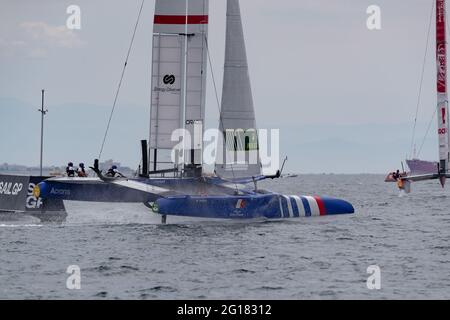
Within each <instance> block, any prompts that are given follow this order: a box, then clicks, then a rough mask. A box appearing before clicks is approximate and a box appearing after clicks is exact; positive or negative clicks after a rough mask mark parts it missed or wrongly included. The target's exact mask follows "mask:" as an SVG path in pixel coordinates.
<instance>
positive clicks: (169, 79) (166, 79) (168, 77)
mask: <svg viewBox="0 0 450 320" xmlns="http://www.w3.org/2000/svg"><path fill="white" fill-rule="evenodd" d="M163 82H164V84H170V85H173V84H174V83H175V76H174V75H173V74H171V75H165V76H164V78H163Z"/></svg>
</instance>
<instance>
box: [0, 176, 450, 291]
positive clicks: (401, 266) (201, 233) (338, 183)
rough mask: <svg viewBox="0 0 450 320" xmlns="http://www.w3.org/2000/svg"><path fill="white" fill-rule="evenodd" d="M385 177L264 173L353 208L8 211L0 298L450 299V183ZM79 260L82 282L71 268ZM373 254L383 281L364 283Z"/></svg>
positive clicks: (276, 185) (72, 206)
mask: <svg viewBox="0 0 450 320" xmlns="http://www.w3.org/2000/svg"><path fill="white" fill-rule="evenodd" d="M383 180H384V177H383V176H378V175H369V176H368V175H302V176H299V177H297V178H285V179H280V180H277V181H267V182H264V183H260V184H259V187H260V188H267V189H271V190H274V191H279V192H282V193H284V194H287V195H328V196H335V197H339V198H343V199H346V200H349V201H350V202H352V203H353V204H354V206H355V209H356V214H355V215H349V216H331V217H318V218H300V219H292V220H284V221H264V220H258V221H248V222H243V221H213V220H195V219H179V218H172V217H169V218H168V223H169V224H168V225H161V224H160V217H158V216H156V215H154V214H152V213H150V212H149V210H148V209H147V208H145V207H144V206H143V205H119V204H86V203H67V207H68V211H69V215H68V217H67V219H66V221H65V222H60V223H43V222H40V221H39V220H38V219H35V218H32V217H26V216H11V215H8V217H7V218H5V219H3V220H2V221H0V299H117V298H118V299H349V298H356V299H403V298H412V299H419V298H425V299H429V298H437V299H450V267H449V262H450V256H449V251H450V190H443V189H442V188H441V187H440V186H439V183H438V182H425V183H417V184H414V185H413V193H412V194H410V195H403V196H402V197H400V196H399V192H398V190H396V187H395V184H385V183H384V182H383ZM74 266H75V268H78V269H77V270H78V271H79V272H78V273H77V274H76V276H77V277H78V278H77V281H79V282H78V284H79V289H76V288H75V289H74V287H73V286H70V281H71V279H69V278H70V277H73V276H74V275H73V274H69V273H67V271H68V270H69V271H70V272H72V270H74V269H73V267H74ZM373 266H375V267H376V269H377V268H378V270H379V274H378V278H377V281H379V288H380V289H379V290H377V289H374V287H373V286H370V285H368V282H370V281H371V280H370V279H372V278H370V277H371V276H372V275H373V274H372V273H370V272H371V270H374V269H373ZM69 267H71V268H69ZM368 271H369V273H368ZM368 279H369V281H368ZM369 288H371V289H369Z"/></svg>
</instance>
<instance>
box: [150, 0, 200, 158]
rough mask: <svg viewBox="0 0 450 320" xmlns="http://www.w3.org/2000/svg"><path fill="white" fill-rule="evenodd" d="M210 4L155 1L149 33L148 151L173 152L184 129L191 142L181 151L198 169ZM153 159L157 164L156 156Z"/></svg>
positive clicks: (172, 0) (165, 0) (153, 155)
mask: <svg viewBox="0 0 450 320" xmlns="http://www.w3.org/2000/svg"><path fill="white" fill-rule="evenodd" d="M208 4H209V2H208V0H189V1H186V0H156V8H155V18H154V30H153V65H152V105H151V121H150V149H151V150H153V151H155V150H172V149H173V148H174V147H175V146H176V145H177V144H178V141H172V134H173V133H174V131H176V130H178V129H186V130H188V131H189V132H190V133H191V137H192V139H191V141H192V143H191V145H185V146H184V147H185V150H186V155H187V157H188V161H189V163H195V164H201V163H202V157H201V153H202V145H203V143H202V139H200V140H199V139H198V136H200V137H201V136H202V135H203V133H202V131H203V129H202V128H203V123H204V119H205V96H206V95H205V91H206V67H207V64H206V61H207V51H206V37H207V34H208ZM194 128H196V129H197V130H194ZM199 130H200V132H199ZM194 131H196V133H197V139H195V140H196V141H195V142H196V143H194ZM191 150H195V152H191ZM191 154H194V158H195V159H191V158H190V157H191ZM151 156H152V158H153V159H152V162H153V163H157V161H158V160H157V151H156V152H152V153H151Z"/></svg>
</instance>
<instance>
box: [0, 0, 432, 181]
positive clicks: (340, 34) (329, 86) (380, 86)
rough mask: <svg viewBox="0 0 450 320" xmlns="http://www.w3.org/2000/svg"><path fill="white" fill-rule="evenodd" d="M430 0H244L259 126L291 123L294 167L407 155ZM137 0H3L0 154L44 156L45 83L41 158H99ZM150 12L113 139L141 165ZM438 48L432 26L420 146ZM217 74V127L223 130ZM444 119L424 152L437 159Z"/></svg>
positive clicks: (148, 8)
mask: <svg viewBox="0 0 450 320" xmlns="http://www.w3.org/2000/svg"><path fill="white" fill-rule="evenodd" d="M433 1H434V0H370V1H367V0H264V1H260V0H241V10H242V15H243V20H244V32H245V38H246V43H247V51H248V58H249V65H250V75H251V79H252V87H253V95H254V101H255V107H256V114H257V122H258V125H259V126H260V127H262V128H267V129H270V128H279V129H281V143H282V153H283V155H288V156H289V157H290V162H289V165H288V169H289V170H290V171H295V172H336V173H341V172H343V173H350V172H374V173H377V172H378V173H380V172H384V171H388V170H393V169H395V168H396V166H398V165H399V163H400V161H402V160H403V159H404V158H405V156H406V154H407V153H408V152H409V149H410V139H411V135H412V132H411V131H412V122H413V119H414V114H415V109H416V103H417V96H418V90H419V80H420V75H421V70H422V61H423V56H424V52H425V43H426V35H427V28H428V23H429V16H430V11H431V7H432V3H433ZM140 2H141V1H140V0H114V1H111V0H71V1H64V0H40V1H34V0H0V134H1V136H0V162H9V163H20V164H25V165H35V164H37V163H38V159H39V139H38V136H39V114H38V113H37V110H36V108H37V106H39V104H40V90H41V89H42V88H45V89H46V90H47V107H48V108H49V110H50V113H49V115H48V116H47V119H46V121H47V125H48V131H47V134H46V157H45V163H46V164H63V163H65V162H67V161H69V160H72V161H77V159H84V160H83V161H85V162H89V161H90V160H89V159H93V158H94V157H96V156H97V153H98V150H99V148H100V145H101V138H102V137H101V133H103V131H104V129H105V126H106V121H107V117H108V113H109V109H110V108H111V105H112V102H113V100H114V92H115V90H116V87H117V83H118V81H119V77H120V73H121V69H122V66H123V63H124V58H125V55H126V51H127V49H128V45H129V41H130V38H131V33H132V30H133V27H134V23H135V19H136V15H137V12H138V9H139V6H140ZM71 4H76V5H78V6H80V8H81V30H75V31H69V30H68V29H67V28H66V27H65V24H66V19H67V18H68V15H67V14H66V9H67V7H68V6H69V5H71ZM373 4H375V5H378V6H379V7H380V8H381V22H382V29H381V30H379V31H369V30H368V29H367V27H366V20H367V18H368V14H367V13H366V10H367V8H368V7H369V6H370V5H373ZM225 8H226V1H225V0H213V1H210V29H209V34H210V36H209V38H210V40H209V42H210V46H211V54H212V59H213V69H214V73H215V76H216V81H217V83H218V87H219V90H220V89H221V83H222V72H223V60H224V38H225ZM153 12H154V1H152V0H146V1H145V6H144V11H143V14H142V18H141V21H140V24H139V28H138V32H137V36H136V40H135V45H134V48H133V51H132V54H131V58H130V63H129V66H128V69H127V73H126V76H125V82H124V85H123V88H122V91H121V95H120V99H119V103H118V108H119V111H118V114H119V116H117V117H115V118H114V121H113V123H112V127H111V132H112V135H111V139H110V140H108V144H107V146H106V149H105V157H107V158H114V159H116V160H117V161H121V162H122V163H124V164H126V165H129V166H137V164H138V163H139V157H140V156H139V146H138V140H140V139H143V138H146V137H147V136H148V122H149V121H148V115H149V100H150V88H151V86H150V59H151V38H152V37H151V35H152V22H153ZM433 45H434V30H433V29H432V38H431V42H430V45H429V48H430V50H431V51H430V53H429V54H428V58H427V64H426V72H425V78H424V88H423V91H424V92H423V96H422V104H421V108H420V113H419V133H418V137H419V138H418V144H420V142H421V141H422V137H423V135H424V132H425V130H426V125H427V123H428V122H429V121H430V119H431V116H432V115H433V111H434V107H435V103H436V97H435V78H436V75H435V62H434V57H433V55H434V51H433V50H434V49H433ZM209 75H211V73H209ZM211 84H212V82H211V80H210V79H209V82H208V99H207V109H208V111H207V113H208V125H209V126H210V127H215V126H217V117H218V115H217V106H216V104H215V98H214V95H213V94H214V93H213V90H212V85H211ZM219 94H220V92H219ZM19 107H22V108H25V110H27V111H28V110H29V117H26V120H23V119H18V118H14V117H12V116H11V114H12V113H13V111H12V110H11V109H12V108H19ZM62 110H63V111H64V112H62ZM90 110H92V114H90ZM94 115H95V116H94ZM120 115H122V116H120ZM12 119H15V120H12ZM31 123H32V124H31ZM56 123H58V125H56ZM24 124H26V126H27V127H24V126H25V125H24ZM65 124H67V126H66V125H65ZM433 125H434V123H433ZM69 127H70V128H71V129H70V131H69V129H67V131H66V130H65V128H69ZM434 128H435V125H434V126H433V127H432V131H431V134H430V137H429V139H428V140H427V142H426V146H425V148H424V152H423V157H424V158H428V159H431V160H433V159H436V158H437V155H438V153H437V146H436V140H437V137H435V135H434V132H435V129H434ZM18 131H20V132H22V133H23V132H24V131H26V135H25V134H22V135H18V134H15V132H18ZM90 132H91V133H92V134H89V133H90ZM27 137H28V140H29V141H25V140H27ZM81 137H82V141H80V139H81ZM111 140H112V141H111ZM31 141H32V142H31Z"/></svg>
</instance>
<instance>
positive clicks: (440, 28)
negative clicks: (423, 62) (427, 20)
mask: <svg viewBox="0 0 450 320" xmlns="http://www.w3.org/2000/svg"><path fill="white" fill-rule="evenodd" d="M436 61H437V108H438V110H437V113H438V135H439V160H440V171H441V173H447V172H448V163H449V123H448V121H449V115H448V86H447V40H446V8H445V0H436Z"/></svg>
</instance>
